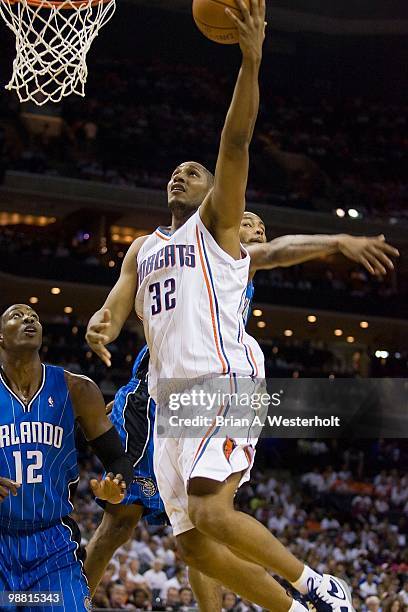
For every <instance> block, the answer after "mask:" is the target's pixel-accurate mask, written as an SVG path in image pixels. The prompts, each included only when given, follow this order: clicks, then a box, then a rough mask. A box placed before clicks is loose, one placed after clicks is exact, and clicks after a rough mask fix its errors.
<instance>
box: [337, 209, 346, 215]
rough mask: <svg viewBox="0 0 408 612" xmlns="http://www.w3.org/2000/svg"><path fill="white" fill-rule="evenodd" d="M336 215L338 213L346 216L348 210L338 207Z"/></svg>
mask: <svg viewBox="0 0 408 612" xmlns="http://www.w3.org/2000/svg"><path fill="white" fill-rule="evenodd" d="M336 215H337V216H338V217H345V216H346V211H345V210H343V209H342V208H338V209H337V210H336Z"/></svg>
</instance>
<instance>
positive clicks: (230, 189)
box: [200, 0, 265, 259]
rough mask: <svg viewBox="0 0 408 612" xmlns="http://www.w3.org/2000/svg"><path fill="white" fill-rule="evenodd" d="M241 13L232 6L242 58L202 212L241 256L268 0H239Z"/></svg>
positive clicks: (207, 222)
mask: <svg viewBox="0 0 408 612" xmlns="http://www.w3.org/2000/svg"><path fill="white" fill-rule="evenodd" d="M237 3H238V5H239V7H240V9H241V13H242V17H241V18H239V17H237V16H235V15H234V14H233V13H232V12H231V11H229V10H228V9H226V10H227V12H228V15H229V17H230V18H231V19H232V20H233V21H234V22H235V24H236V26H237V28H238V31H239V44H240V47H241V51H242V64H241V69H240V71H239V75H238V79H237V82H236V85H235V90H234V95H233V98H232V102H231V105H230V108H229V111H228V114H227V118H226V121H225V125H224V128H223V131H222V135H221V142H220V148H219V153H218V159H217V165H216V170H215V179H214V187H213V189H212V191H211V192H210V193H209V195H208V196H207V198H206V200H205V201H204V203H203V205H202V207H201V210H200V215H201V219H202V221H203V223H204V225H205V226H206V227H207V228H208V230H209V231H210V232H211V233H212V235H213V236H214V238H215V239H216V241H217V242H218V244H219V245H220V246H221V247H222V248H223V249H224V250H225V251H226V252H227V253H229V254H230V255H231V256H232V257H234V258H235V259H239V257H240V243H239V227H240V223H241V219H242V215H243V212H244V209H245V191H246V186H247V180H248V165H249V144H250V142H251V138H252V133H253V130H254V125H255V121H256V117H257V115H258V109H259V83H258V76H259V68H260V64H261V59H262V45H263V40H264V36H265V0H251V9H250V10H248V8H247V6H246V4H245V3H244V2H243V1H242V0H237Z"/></svg>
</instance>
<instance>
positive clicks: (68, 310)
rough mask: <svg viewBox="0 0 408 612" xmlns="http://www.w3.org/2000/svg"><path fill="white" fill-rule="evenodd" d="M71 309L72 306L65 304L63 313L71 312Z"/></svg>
mask: <svg viewBox="0 0 408 612" xmlns="http://www.w3.org/2000/svg"><path fill="white" fill-rule="evenodd" d="M72 311H73V308H72V306H65V308H64V312H65V314H71V312H72Z"/></svg>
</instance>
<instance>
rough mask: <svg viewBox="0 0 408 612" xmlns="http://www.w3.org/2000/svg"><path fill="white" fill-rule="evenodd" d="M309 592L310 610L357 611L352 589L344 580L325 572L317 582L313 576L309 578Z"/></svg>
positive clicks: (320, 611)
mask: <svg viewBox="0 0 408 612" xmlns="http://www.w3.org/2000/svg"><path fill="white" fill-rule="evenodd" d="M307 586H308V589H309V592H308V594H307V595H306V598H307V600H308V605H309V610H315V611H316V612H356V611H355V610H354V608H353V604H352V599H351V593H350V589H349V587H348V586H347V584H346V583H345V582H344V580H340V579H339V578H335V576H330V575H329V574H323V580H322V581H321V582H320V584H317V583H316V582H315V580H314V579H313V578H309V580H308V585H307Z"/></svg>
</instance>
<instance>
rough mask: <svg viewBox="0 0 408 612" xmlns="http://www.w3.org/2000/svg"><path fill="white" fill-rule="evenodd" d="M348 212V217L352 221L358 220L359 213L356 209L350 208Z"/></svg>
mask: <svg viewBox="0 0 408 612" xmlns="http://www.w3.org/2000/svg"><path fill="white" fill-rule="evenodd" d="M347 212H348V216H349V217H351V218H352V219H357V218H358V217H359V212H358V210H356V209H355V208H349V209H348V211H347Z"/></svg>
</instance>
